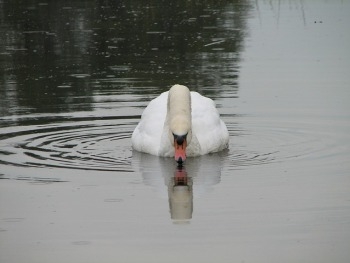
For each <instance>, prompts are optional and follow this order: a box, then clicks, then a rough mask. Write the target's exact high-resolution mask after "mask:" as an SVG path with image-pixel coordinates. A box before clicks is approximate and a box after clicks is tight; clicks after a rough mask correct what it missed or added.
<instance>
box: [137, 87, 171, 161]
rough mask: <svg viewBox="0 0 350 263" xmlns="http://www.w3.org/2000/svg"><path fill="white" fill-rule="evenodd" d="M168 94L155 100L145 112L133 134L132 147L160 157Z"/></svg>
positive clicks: (163, 94)
mask: <svg viewBox="0 0 350 263" xmlns="http://www.w3.org/2000/svg"><path fill="white" fill-rule="evenodd" d="M167 98H168V92H164V93H162V94H160V95H159V96H158V97H157V98H155V99H153V100H152V101H151V102H150V103H149V104H148V106H147V107H146V109H145V110H144V111H143V113H142V116H141V120H140V122H139V124H138V125H137V126H136V128H135V130H134V132H133V134H132V138H131V140H132V147H133V148H134V149H135V150H137V151H140V152H146V153H150V154H153V155H158V151H159V147H160V141H161V137H162V132H163V126H164V121H165V117H166V111H167Z"/></svg>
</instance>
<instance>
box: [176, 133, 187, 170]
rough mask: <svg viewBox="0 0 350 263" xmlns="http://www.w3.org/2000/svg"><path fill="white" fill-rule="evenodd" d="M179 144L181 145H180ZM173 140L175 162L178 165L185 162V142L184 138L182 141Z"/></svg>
mask: <svg viewBox="0 0 350 263" xmlns="http://www.w3.org/2000/svg"><path fill="white" fill-rule="evenodd" d="M180 143H181V144H180ZM180 143H179V140H176V139H175V140H174V147H175V161H176V162H178V163H179V164H181V163H183V162H184V161H185V160H186V146H187V141H186V138H185V139H183V140H182V141H180Z"/></svg>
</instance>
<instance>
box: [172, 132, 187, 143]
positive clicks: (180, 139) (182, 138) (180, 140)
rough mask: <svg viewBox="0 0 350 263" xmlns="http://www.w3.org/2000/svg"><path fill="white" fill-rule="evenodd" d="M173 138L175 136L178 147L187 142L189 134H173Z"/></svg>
mask: <svg viewBox="0 0 350 263" xmlns="http://www.w3.org/2000/svg"><path fill="white" fill-rule="evenodd" d="M173 136H174V141H176V143H177V144H178V145H182V144H183V142H184V141H185V140H186V137H187V133H186V134H185V135H177V134H174V133H173Z"/></svg>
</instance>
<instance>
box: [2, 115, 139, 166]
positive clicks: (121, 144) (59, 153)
mask: <svg viewBox="0 0 350 263" xmlns="http://www.w3.org/2000/svg"><path fill="white" fill-rule="evenodd" d="M133 126H134V125H133V122H132V121H131V120H127V119H118V120H114V121H110V120H108V121H106V120H101V121H98V120H94V121H80V122H76V123H65V124H58V125H51V126H49V127H47V126H46V127H43V125H33V126H19V127H16V128H15V129H16V130H15V131H14V132H8V133H3V134H2V136H1V137H2V139H1V145H2V147H1V148H2V151H1V154H0V156H1V159H0V162H1V163H2V164H6V165H14V166H24V167H61V168H70V169H83V170H96V171H125V172H129V171H131V168H130V163H131V160H130V159H131V149H130V135H131V132H132V128H133Z"/></svg>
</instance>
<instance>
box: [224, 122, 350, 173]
mask: <svg viewBox="0 0 350 263" xmlns="http://www.w3.org/2000/svg"><path fill="white" fill-rule="evenodd" d="M236 126H237V127H236ZM236 126H235V125H231V126H230V125H228V128H229V130H230V134H231V145H230V154H229V156H227V159H228V165H227V168H228V169H229V170H231V169H233V170H234V169H242V168H244V167H248V166H255V165H262V164H274V163H285V162H290V161H293V162H298V165H301V164H303V165H308V166H314V167H319V166H321V165H326V166H329V165H347V163H348V158H350V157H349V149H348V148H349V147H348V145H346V144H344V142H345V141H348V140H350V134H349V132H348V131H349V125H348V124H347V123H345V122H333V123H332V121H331V120H327V122H317V121H314V120H307V121H305V120H299V119H294V120H293V119H291V120H288V121H283V120H278V119H276V120H273V121H268V120H266V119H265V120H263V122H262V120H259V119H255V118H252V117H249V118H244V119H243V120H241V124H237V125H236ZM238 127H239V129H238Z"/></svg>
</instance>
